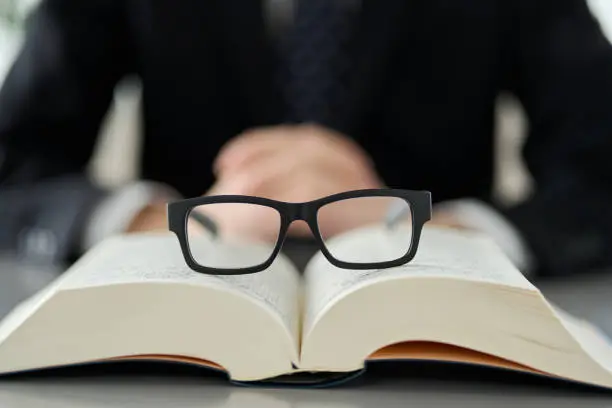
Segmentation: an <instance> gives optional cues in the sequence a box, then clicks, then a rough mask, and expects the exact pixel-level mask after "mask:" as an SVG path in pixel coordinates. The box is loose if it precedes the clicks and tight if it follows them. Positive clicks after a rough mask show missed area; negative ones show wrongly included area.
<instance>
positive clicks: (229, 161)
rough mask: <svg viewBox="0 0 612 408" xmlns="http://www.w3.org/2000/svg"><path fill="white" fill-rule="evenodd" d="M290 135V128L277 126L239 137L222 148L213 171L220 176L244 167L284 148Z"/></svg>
mask: <svg viewBox="0 0 612 408" xmlns="http://www.w3.org/2000/svg"><path fill="white" fill-rule="evenodd" d="M290 133H291V128H290V127H289V126H275V127H269V128H261V129H255V130H251V131H247V132H245V133H243V134H241V135H238V136H237V137H235V138H234V139H232V140H230V141H229V142H228V143H227V144H226V145H225V146H223V147H222V148H221V150H220V151H219V154H218V155H217V158H216V159H215V162H214V163H213V169H214V171H215V173H216V174H220V173H221V172H229V171H234V170H236V169H238V168H241V167H244V166H246V165H248V162H249V161H250V160H251V159H253V158H255V157H258V156H261V155H265V154H269V153H270V152H273V151H276V150H278V149H280V148H282V147H284V146H285V144H286V142H287V141H288V140H290V138H289V137H288V135H289V134H290Z"/></svg>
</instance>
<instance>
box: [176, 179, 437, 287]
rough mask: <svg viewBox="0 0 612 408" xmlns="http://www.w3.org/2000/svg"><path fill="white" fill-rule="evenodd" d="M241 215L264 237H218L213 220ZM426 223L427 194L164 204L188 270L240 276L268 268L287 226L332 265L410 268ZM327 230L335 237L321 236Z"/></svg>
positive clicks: (359, 192)
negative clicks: (298, 225) (303, 229)
mask: <svg viewBox="0 0 612 408" xmlns="http://www.w3.org/2000/svg"><path fill="white" fill-rule="evenodd" d="M240 214H248V216H249V217H253V219H255V220H257V223H259V225H261V226H262V227H264V228H262V229H263V230H265V231H266V232H267V235H266V236H265V237H259V239H254V238H253V237H252V236H251V234H248V233H245V234H239V236H236V234H233V236H232V234H225V233H224V231H223V225H224V223H222V222H219V220H220V219H223V220H224V221H227V220H230V221H232V220H234V221H235V220H239V219H240ZM430 219H431V194H430V193H429V192H428V191H410V190H396V189H375V190H357V191H348V192H343V193H339V194H334V195H331V196H328V197H324V198H320V199H317V200H314V201H309V202H305V203H288V202H282V201H276V200H270V199H266V198H260V197H250V196H237V195H222V196H206V197H197V198H190V199H186V200H181V201H176V202H172V203H169V204H168V223H169V229H170V231H172V232H173V233H174V234H175V235H176V236H177V238H178V240H179V243H180V247H181V250H182V252H183V257H184V258H185V261H186V263H187V265H188V266H189V267H190V268H191V269H192V270H194V271H196V272H200V273H206V274H211V275H241V274H249V273H256V272H260V271H263V270H265V269H266V268H268V267H269V266H270V265H271V264H272V262H273V261H274V259H275V258H276V256H277V255H278V253H279V252H280V250H281V248H282V246H283V242H284V240H285V237H286V235H287V231H288V229H289V226H290V224H291V223H292V222H293V221H298V220H302V221H305V222H306V223H307V224H308V226H309V228H310V230H311V231H312V233H313V235H314V239H315V240H316V241H317V242H318V244H319V246H320V249H321V252H322V253H323V255H324V256H325V257H326V258H327V260H328V261H329V262H330V263H331V264H333V265H334V266H336V267H339V268H344V269H381V268H390V267H394V266H399V265H403V264H405V263H408V262H410V261H411V260H412V259H413V258H414V256H415V255H416V253H417V249H418V244H419V239H420V236H421V230H422V228H423V225H424V224H425V223H426V222H427V221H429V220H430ZM328 224H340V225H341V226H342V232H340V233H338V234H322V231H323V232H325V231H326V226H327V225H328Z"/></svg>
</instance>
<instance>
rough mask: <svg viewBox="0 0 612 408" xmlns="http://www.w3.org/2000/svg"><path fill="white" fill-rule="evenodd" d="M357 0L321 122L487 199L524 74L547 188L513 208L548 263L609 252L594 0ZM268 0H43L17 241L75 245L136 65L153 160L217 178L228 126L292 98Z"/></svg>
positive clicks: (536, 157)
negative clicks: (335, 103)
mask: <svg viewBox="0 0 612 408" xmlns="http://www.w3.org/2000/svg"><path fill="white" fill-rule="evenodd" d="M363 8H364V10H363V12H362V13H361V17H360V21H359V22H358V30H357V32H356V35H355V36H354V39H353V43H352V47H351V50H352V51H351V52H352V58H353V62H354V64H353V68H352V79H351V81H350V98H349V99H348V100H347V101H346V103H345V104H344V106H345V110H344V112H342V113H341V114H339V115H338V116H337V117H336V118H335V119H334V121H333V123H327V125H328V126H331V127H334V128H336V129H337V130H339V131H341V132H344V133H346V134H348V135H350V136H351V137H353V138H355V140H357V141H358V142H359V143H360V144H361V145H362V146H364V147H365V148H366V149H367V151H368V152H370V154H371V155H372V157H373V158H374V161H375V162H376V163H377V166H378V171H379V172H380V174H381V175H382V177H383V179H384V180H385V181H386V183H387V184H388V185H389V186H392V187H399V188H409V189H428V190H431V191H432V192H433V197H434V199H435V200H436V201H442V200H447V199H452V198H458V197H466V196H471V197H477V198H481V199H484V200H488V199H489V198H490V195H491V185H492V179H493V161H494V156H493V151H494V146H493V127H494V123H493V122H494V103H495V99H496V97H497V95H498V94H499V93H500V92H501V91H510V92H513V93H514V94H516V95H517V96H518V98H520V100H521V101H522V103H523V104H524V107H525V110H526V112H527V114H528V116H529V121H530V134H529V138H528V141H527V144H526V146H525V149H524V152H525V159H526V162H527V164H528V166H529V169H530V171H531V173H532V175H533V176H534V178H535V180H536V184H537V191H536V193H535V194H534V195H533V196H532V197H530V198H529V199H528V200H527V201H526V202H525V203H524V204H522V205H520V206H518V207H515V208H511V209H502V211H503V213H504V214H505V215H506V216H507V217H508V218H509V220H511V221H512V222H513V223H514V224H515V225H516V226H517V227H518V229H519V231H520V232H521V233H522V234H523V236H524V238H525V239H526V242H527V243H528V245H529V246H530V248H531V250H532V251H533V252H534V253H535V255H536V257H537V260H538V264H539V267H540V268H539V269H540V271H541V272H544V273H546V272H555V273H569V272H572V271H576V270H583V269H585V268H591V267H600V266H605V265H612V250H610V248H612V245H611V244H612V165H611V163H612V160H611V158H610V157H611V154H612V47H611V46H610V44H609V42H608V41H607V40H606V39H605V37H604V36H603V34H602V32H601V30H600V28H599V26H598V24H597V22H596V21H595V19H594V18H593V16H592V15H591V14H590V12H589V10H588V8H587V5H586V3H585V0H537V1H533V0H453V1H450V0H414V1H408V0H364V1H363ZM262 10H263V8H262V5H261V3H260V2H258V1H255V0H206V1H179V2H177V1H170V0H155V1H154V0H88V1H82V0H43V2H42V5H41V7H40V8H39V9H38V10H37V12H36V13H35V14H34V15H33V16H32V17H31V19H30V22H29V28H28V31H27V38H26V42H25V46H24V48H23V50H22V51H21V53H20V55H19V57H18V59H17V62H16V63H15V65H14V67H13V69H12V70H11V72H10V75H9V76H8V78H7V80H6V82H5V84H4V87H3V89H2V92H1V94H0V149H1V152H2V162H1V164H0V166H1V167H0V182H1V183H2V184H0V185H1V186H2V191H3V192H2V193H0V194H1V195H0V229H1V230H2V231H3V234H4V240H5V243H9V244H11V245H12V244H14V243H15V242H16V236H17V235H16V234H18V232H19V231H23V230H24V228H26V229H27V228H30V227H35V229H37V230H39V231H40V230H43V231H45V230H48V231H54V233H55V234H56V235H57V236H60V237H62V242H63V243H64V244H63V248H64V249H63V250H62V251H60V252H59V253H60V254H61V256H65V255H67V254H68V253H69V252H70V248H72V247H73V246H74V243H75V241H76V240H77V238H76V237H77V236H78V233H79V225H80V224H81V223H82V220H83V217H86V215H87V211H88V209H89V208H91V205H93V203H95V202H96V201H97V200H98V199H99V197H100V194H102V193H101V192H100V191H99V190H98V189H97V188H96V187H95V186H93V185H91V184H89V183H88V182H87V181H86V179H84V178H83V177H82V174H83V170H84V167H85V166H86V164H87V162H88V160H89V159H90V156H91V153H92V149H93V147H94V143H95V140H96V136H97V134H98V128H99V125H100V122H101V119H102V117H103V116H104V114H105V113H106V110H107V108H108V106H109V103H110V101H111V98H112V94H113V87H114V86H115V85H116V83H117V82H118V81H119V80H120V79H121V78H123V77H124V76H126V75H132V74H133V75H137V76H138V77H140V79H141V81H142V86H143V100H144V102H143V104H144V126H145V145H144V153H143V157H142V176H143V177H144V178H147V179H153V180H158V181H161V182H165V183H168V184H170V185H172V186H173V187H175V188H176V189H178V190H179V191H180V192H181V193H182V194H184V195H186V196H197V195H200V194H202V193H203V192H204V191H206V189H207V188H208V187H209V186H210V185H211V183H212V182H213V174H212V173H211V168H210V165H209V164H210V163H211V162H212V160H213V159H214V157H215V155H216V154H217V152H218V150H219V148H220V146H221V145H222V144H223V143H224V142H225V141H227V140H228V139H229V138H231V137H233V136H235V135H237V134H238V133H240V132H241V131H243V130H245V129H247V128H251V127H255V126H263V125H271V124H277V123H279V122H282V121H283V118H284V116H285V102H284V101H283V99H282V97H281V90H280V89H279V87H278V84H277V82H276V81H275V75H276V72H277V71H278V68H279V56H278V55H277V53H276V51H275V50H276V49H275V47H274V44H273V40H272V39H271V38H269V37H268V34H267V31H266V27H265V23H264V18H263V14H264V13H263V12H262ZM79 175H80V176H79ZM67 177H68V179H66V178H67ZM45 180H47V181H46V182H45ZM49 182H51V183H56V184H51V185H49V184H48V183H49ZM66 192H70V194H66Z"/></svg>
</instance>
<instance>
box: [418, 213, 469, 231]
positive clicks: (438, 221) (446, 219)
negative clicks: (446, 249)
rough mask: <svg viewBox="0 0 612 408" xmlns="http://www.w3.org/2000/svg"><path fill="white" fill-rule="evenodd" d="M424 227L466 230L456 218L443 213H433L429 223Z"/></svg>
mask: <svg viewBox="0 0 612 408" xmlns="http://www.w3.org/2000/svg"><path fill="white" fill-rule="evenodd" d="M426 225H428V226H433V227H444V228H453V229H460V230H467V229H468V228H467V227H466V226H465V225H463V224H462V223H461V222H460V221H459V220H458V219H457V217H455V216H454V215H452V214H449V213H447V212H444V211H438V212H434V213H433V216H432V217H431V221H429V222H428V223H427V224H426Z"/></svg>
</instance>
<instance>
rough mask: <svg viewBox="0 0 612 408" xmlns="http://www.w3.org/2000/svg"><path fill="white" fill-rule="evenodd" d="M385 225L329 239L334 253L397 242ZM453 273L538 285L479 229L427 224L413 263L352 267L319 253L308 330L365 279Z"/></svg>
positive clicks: (313, 265) (311, 276) (309, 282)
mask: <svg viewBox="0 0 612 408" xmlns="http://www.w3.org/2000/svg"><path fill="white" fill-rule="evenodd" d="M385 234H386V231H385V229H384V227H379V226H375V227H366V228H363V229H360V230H357V231H351V232H349V233H347V234H345V235H342V236H338V237H336V238H334V239H333V240H331V242H329V243H328V244H329V245H330V246H334V248H335V250H334V251H332V252H334V253H342V252H343V251H346V252H352V253H355V254H359V253H361V254H368V253H372V252H371V251H378V252H380V253H382V251H386V250H387V247H386V246H387V245H393V243H389V242H386V241H388V240H387V238H386V237H385ZM395 253H397V252H396V251H395ZM395 278H406V279H423V278H450V279H462V280H471V281H474V282H484V283H493V284H499V285H506V286H511V287H515V288H521V289H527V290H537V289H536V288H535V287H534V286H533V285H532V284H531V283H530V282H529V281H528V280H527V279H526V278H525V277H524V276H523V275H522V274H521V273H520V272H519V271H518V270H517V269H516V268H515V267H514V265H513V264H512V263H511V262H510V261H509V260H508V259H507V258H506V256H505V255H504V254H503V253H502V251H501V249H499V248H498V247H497V246H496V245H495V244H494V243H493V242H492V241H490V240H489V239H488V238H486V237H484V236H483V235H481V234H478V233H472V232H464V231H458V230H451V229H447V228H433V227H430V228H424V229H423V233H422V235H421V241H420V244H419V250H418V252H417V255H416V257H415V258H414V259H413V260H412V261H411V262H410V263H408V264H405V265H402V266H399V267H395V268H389V269H374V270H347V269H341V268H336V267H335V266H333V265H331V264H330V263H329V262H328V261H327V260H326V259H325V257H324V256H323V255H322V254H317V255H316V256H315V257H314V258H313V259H312V260H311V262H310V263H309V265H308V266H307V268H306V274H305V281H306V283H305V302H306V308H305V316H304V332H307V331H308V330H309V328H310V327H311V325H312V324H313V322H314V321H315V320H316V319H317V317H318V316H319V315H320V314H321V312H322V311H323V310H324V308H325V307H326V306H327V305H329V304H330V303H331V302H333V301H334V299H336V298H339V297H341V296H343V295H344V294H346V293H348V292H350V291H352V290H354V289H355V288H357V287H359V286H360V285H364V284H370V283H375V282H376V281H379V280H385V279H395Z"/></svg>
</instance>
